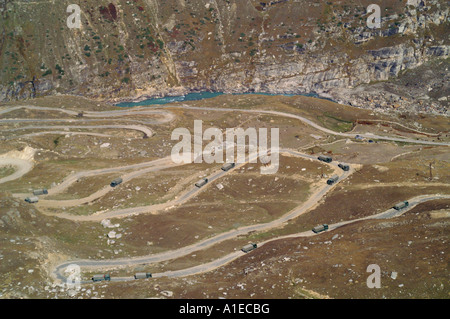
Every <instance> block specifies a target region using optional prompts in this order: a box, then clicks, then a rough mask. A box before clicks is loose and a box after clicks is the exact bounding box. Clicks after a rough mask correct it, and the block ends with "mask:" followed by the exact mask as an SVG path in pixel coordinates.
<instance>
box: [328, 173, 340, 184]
mask: <svg viewBox="0 0 450 319" xmlns="http://www.w3.org/2000/svg"><path fill="white" fill-rule="evenodd" d="M338 180H339V176H337V175H334V176H332V177H331V178H329V179H328V180H327V184H328V185H333V184H334V183H336V182H337V181H338Z"/></svg>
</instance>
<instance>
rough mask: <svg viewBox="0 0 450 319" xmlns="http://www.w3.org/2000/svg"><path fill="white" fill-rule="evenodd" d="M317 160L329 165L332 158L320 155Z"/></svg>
mask: <svg viewBox="0 0 450 319" xmlns="http://www.w3.org/2000/svg"><path fill="white" fill-rule="evenodd" d="M317 159H318V160H319V161H322V162H325V163H331V162H332V161H333V158H331V157H330V156H324V155H320V156H319V157H318V158H317Z"/></svg>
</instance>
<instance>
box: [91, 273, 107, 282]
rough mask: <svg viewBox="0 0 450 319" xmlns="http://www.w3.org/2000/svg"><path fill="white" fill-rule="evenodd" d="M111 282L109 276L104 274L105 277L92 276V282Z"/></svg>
mask: <svg viewBox="0 0 450 319" xmlns="http://www.w3.org/2000/svg"><path fill="white" fill-rule="evenodd" d="M110 280H111V276H110V275H109V274H105V275H94V276H93V277H92V281H110Z"/></svg>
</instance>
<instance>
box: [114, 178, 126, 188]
mask: <svg viewBox="0 0 450 319" xmlns="http://www.w3.org/2000/svg"><path fill="white" fill-rule="evenodd" d="M122 182H123V180H122V179H121V178H120V177H119V178H116V179H115V180H113V181H112V182H111V187H116V186H118V185H120V184H122Z"/></svg>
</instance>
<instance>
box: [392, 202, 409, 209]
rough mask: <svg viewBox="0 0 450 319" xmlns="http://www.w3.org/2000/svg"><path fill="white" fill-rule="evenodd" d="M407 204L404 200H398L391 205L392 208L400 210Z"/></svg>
mask: <svg viewBox="0 0 450 319" xmlns="http://www.w3.org/2000/svg"><path fill="white" fill-rule="evenodd" d="M408 206H409V202H407V201H404V202H400V203H398V204H396V205H394V207H392V208H394V209H395V210H402V209H403V208H406V207H408Z"/></svg>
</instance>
